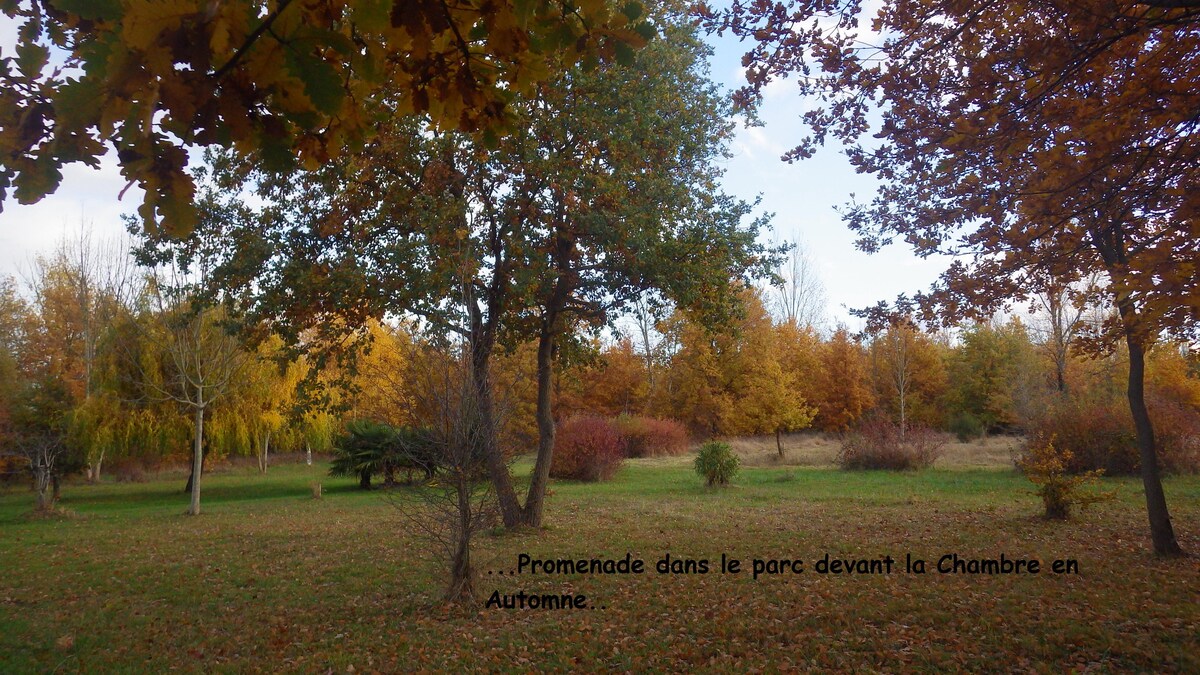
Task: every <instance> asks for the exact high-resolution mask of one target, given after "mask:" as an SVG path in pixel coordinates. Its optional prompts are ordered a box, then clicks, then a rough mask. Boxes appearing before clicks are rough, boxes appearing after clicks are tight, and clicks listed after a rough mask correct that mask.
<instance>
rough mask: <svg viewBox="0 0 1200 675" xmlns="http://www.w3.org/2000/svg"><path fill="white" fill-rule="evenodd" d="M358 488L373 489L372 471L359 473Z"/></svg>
mask: <svg viewBox="0 0 1200 675" xmlns="http://www.w3.org/2000/svg"><path fill="white" fill-rule="evenodd" d="M358 487H359V488H360V489H363V490H370V489H371V472H370V471H359V472H358Z"/></svg>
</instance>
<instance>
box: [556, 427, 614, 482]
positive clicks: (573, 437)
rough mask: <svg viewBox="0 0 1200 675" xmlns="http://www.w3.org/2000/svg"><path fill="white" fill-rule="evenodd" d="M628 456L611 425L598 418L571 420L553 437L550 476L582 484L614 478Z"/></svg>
mask: <svg viewBox="0 0 1200 675" xmlns="http://www.w3.org/2000/svg"><path fill="white" fill-rule="evenodd" d="M624 459H625V456H624V453H623V452H622V447H621V437H620V435H619V434H618V433H617V430H616V429H614V428H613V425H612V423H611V422H609V421H608V420H607V419H605V418H603V417H597V416H595V415H581V416H576V417H571V418H568V419H567V420H566V421H564V422H563V423H562V424H561V425H559V427H558V429H557V431H556V433H555V435H554V459H553V461H552V462H551V463H550V475H551V476H553V477H554V478H569V479H572V480H582V481H589V482H594V481H601V480H608V479H609V478H612V477H613V475H614V474H616V473H617V469H619V468H621V462H622V461H624Z"/></svg>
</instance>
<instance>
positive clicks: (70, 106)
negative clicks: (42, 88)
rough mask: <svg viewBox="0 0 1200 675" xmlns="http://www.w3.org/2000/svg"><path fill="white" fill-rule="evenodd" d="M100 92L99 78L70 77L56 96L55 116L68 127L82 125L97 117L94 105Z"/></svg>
mask: <svg viewBox="0 0 1200 675" xmlns="http://www.w3.org/2000/svg"><path fill="white" fill-rule="evenodd" d="M100 93H101V86H100V79H99V78H95V77H85V78H83V79H74V80H73V79H68V80H67V81H66V82H65V83H64V84H63V86H62V87H59V90H58V96H56V97H55V98H54V114H55V117H56V118H57V119H58V121H59V122H60V123H61V124H63V125H64V126H66V127H67V128H78V127H82V126H83V125H84V124H86V123H87V122H88V121H89V120H92V119H95V109H94V106H95V102H96V100H97V99H98V97H99V96H100Z"/></svg>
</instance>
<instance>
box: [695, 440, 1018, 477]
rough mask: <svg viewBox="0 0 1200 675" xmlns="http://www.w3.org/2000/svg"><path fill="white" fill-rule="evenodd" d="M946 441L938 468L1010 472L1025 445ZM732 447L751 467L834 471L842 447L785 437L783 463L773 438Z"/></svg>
mask: <svg viewBox="0 0 1200 675" xmlns="http://www.w3.org/2000/svg"><path fill="white" fill-rule="evenodd" d="M947 438H948V439H949V441H948V442H947V443H946V446H945V447H944V448H943V451H942V456H941V458H940V459H938V460H937V461H936V462H935V463H934V466H936V467H939V468H997V469H1011V468H1012V467H1013V457H1014V455H1015V453H1017V452H1019V450H1020V446H1021V443H1022V442H1023V441H1024V439H1023V438H1022V437H1019V436H989V437H988V438H981V439H979V440H973V441H969V442H966V443H960V442H958V441H957V440H955V439H954V438H953V437H952V436H949V435H947ZM730 444H731V445H732V446H733V449H734V450H735V451H736V452H737V453H738V455H740V456H741V458H742V462H743V463H744V464H746V465H748V466H814V467H832V466H833V465H834V462H835V459H836V458H837V453H838V448H840V447H841V442H840V441H839V440H838V439H837V437H836V436H832V435H828V434H814V433H808V432H805V433H796V434H784V436H783V438H782V445H783V458H782V459H781V458H780V457H779V450H778V447H777V446H776V444H775V437H774V436H753V437H746V438H736V439H733V440H732V441H730ZM677 461H679V460H677ZM688 461H691V460H690V459H685V460H683V463H687V462H688Z"/></svg>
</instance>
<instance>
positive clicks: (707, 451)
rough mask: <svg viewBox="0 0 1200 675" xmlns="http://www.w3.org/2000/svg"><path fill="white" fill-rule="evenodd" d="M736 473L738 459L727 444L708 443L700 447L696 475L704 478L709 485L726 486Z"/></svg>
mask: <svg viewBox="0 0 1200 675" xmlns="http://www.w3.org/2000/svg"><path fill="white" fill-rule="evenodd" d="M737 472H738V458H737V455H735V454H733V448H731V447H729V444H728V443H722V442H720V441H709V442H708V443H705V444H704V445H702V446H700V454H699V455H696V473H698V474H700V475H701V476H704V479H705V480H707V481H708V484H709V485H728V484H729V481H731V480H733V477H734V476H735V475H737Z"/></svg>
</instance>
